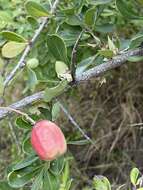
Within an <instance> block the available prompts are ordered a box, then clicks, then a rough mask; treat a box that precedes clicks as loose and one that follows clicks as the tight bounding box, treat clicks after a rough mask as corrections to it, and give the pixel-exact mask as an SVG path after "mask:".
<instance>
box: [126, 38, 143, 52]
mask: <svg viewBox="0 0 143 190" xmlns="http://www.w3.org/2000/svg"><path fill="white" fill-rule="evenodd" d="M142 42H143V35H139V36H136V37H134V38H132V39H131V42H130V44H129V48H130V49H133V48H136V47H139V46H140V45H141V43H142Z"/></svg>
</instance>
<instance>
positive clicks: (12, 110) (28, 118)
mask: <svg viewBox="0 0 143 190" xmlns="http://www.w3.org/2000/svg"><path fill="white" fill-rule="evenodd" d="M0 109H4V110H7V111H10V112H15V113H17V114H20V115H23V116H25V118H26V119H27V120H28V121H29V122H30V123H31V124H32V125H34V124H35V123H36V122H35V121H34V120H33V119H32V118H31V117H29V115H28V114H27V113H24V112H22V111H20V110H16V109H14V108H11V107H0Z"/></svg>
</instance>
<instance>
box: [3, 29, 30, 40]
mask: <svg viewBox="0 0 143 190" xmlns="http://www.w3.org/2000/svg"><path fill="white" fill-rule="evenodd" d="M0 34H1V35H2V36H3V37H4V38H5V39H6V40H9V41H15V42H27V40H26V39H25V38H23V37H22V36H21V35H19V34H16V33H15V32H11V31H2V32H1V33H0Z"/></svg>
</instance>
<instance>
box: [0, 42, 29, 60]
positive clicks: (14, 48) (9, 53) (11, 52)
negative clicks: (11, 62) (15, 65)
mask: <svg viewBox="0 0 143 190" xmlns="http://www.w3.org/2000/svg"><path fill="white" fill-rule="evenodd" d="M26 45H27V43H19V42H13V41H11V42H8V43H6V44H5V45H4V46H3V47H2V56H3V57H6V58H13V57H16V56H17V55H19V54H20V53H21V52H22V51H23V50H24V49H25V47H26Z"/></svg>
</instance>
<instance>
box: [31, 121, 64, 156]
mask: <svg viewBox="0 0 143 190" xmlns="http://www.w3.org/2000/svg"><path fill="white" fill-rule="evenodd" d="M31 144H32V146H33V149H34V150H35V152H36V153H37V154H38V156H39V157H40V159H41V160H54V159H55V158H57V157H58V156H60V155H62V154H64V153H65V152H66V150H67V144H66V140H65V137H64V134H63V132H62V131H61V129H60V128H59V127H58V126H57V125H56V124H55V123H53V122H51V121H48V120H42V121H38V122H37V123H36V124H35V126H34V127H33V129H32V133H31Z"/></svg>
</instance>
